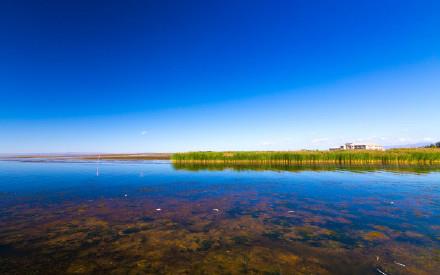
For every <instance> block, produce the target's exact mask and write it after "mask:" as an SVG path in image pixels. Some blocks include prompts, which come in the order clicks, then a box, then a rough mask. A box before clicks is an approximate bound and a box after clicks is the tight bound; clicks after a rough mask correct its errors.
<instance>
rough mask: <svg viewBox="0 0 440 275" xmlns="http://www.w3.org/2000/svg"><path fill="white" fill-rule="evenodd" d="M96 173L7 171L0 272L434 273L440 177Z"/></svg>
mask: <svg viewBox="0 0 440 275" xmlns="http://www.w3.org/2000/svg"><path fill="white" fill-rule="evenodd" d="M99 168H100V172H101V174H100V176H99V177H96V175H95V173H94V172H95V169H96V163H92V162H90V163H68V162H66V163H18V162H17V163H12V162H8V163H1V162H0V188H2V189H1V193H0V199H1V200H0V224H1V226H0V273H2V274H3V273H4V274H11V273H12V274H29V273H37V274H38V273H43V274H64V273H86V274H87V273H123V274H127V273H130V274H380V272H384V273H387V274H435V273H436V272H438V270H440V174H439V173H437V172H431V173H428V172H430V171H428V170H417V171H415V170H410V171H409V172H411V173H406V171H405V173H403V172H401V171H396V170H393V172H392V173H389V172H387V171H384V170H381V171H379V172H376V171H375V170H365V169H360V170H355V171H356V173H353V172H352V171H347V170H345V169H341V167H335V168H334V169H330V170H329V169H326V168H324V167H312V168H307V169H300V167H295V168H292V169H294V170H287V171H292V172H299V171H301V172H300V173H278V171H284V170H280V169H279V168H278V167H277V168H276V169H275V168H274V167H269V168H270V169H271V170H266V168H267V167H259V168H258V170H266V171H265V172H260V171H253V169H252V170H250V169H249V168H248V167H243V166H240V167H239V168H235V169H240V171H241V170H245V171H246V172H244V173H238V172H237V170H235V169H234V167H226V168H227V169H226V170H223V169H225V167H219V166H215V167H214V168H215V169H214V170H215V171H213V172H211V171H207V172H204V171H205V170H206V169H211V167H200V166H197V167H195V166H191V167H189V169H188V167H182V166H177V165H175V166H174V167H173V166H172V165H171V164H169V163H152V162H147V163H115V162H101V163H100V167H99ZM252 168H255V167H252ZM303 168H304V167H303ZM175 169H177V170H175ZM192 169H196V170H197V171H200V172H198V173H194V172H193V170H192ZM289 169H290V168H289ZM421 171H422V172H421ZM357 172H362V173H357ZM23 187H25V188H23Z"/></svg>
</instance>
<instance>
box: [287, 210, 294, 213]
mask: <svg viewBox="0 0 440 275" xmlns="http://www.w3.org/2000/svg"><path fill="white" fill-rule="evenodd" d="M287 213H295V211H293V210H290V211H287Z"/></svg>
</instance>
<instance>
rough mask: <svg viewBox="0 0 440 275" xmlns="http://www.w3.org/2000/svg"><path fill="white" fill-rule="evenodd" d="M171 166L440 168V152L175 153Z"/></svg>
mask: <svg viewBox="0 0 440 275" xmlns="http://www.w3.org/2000/svg"><path fill="white" fill-rule="evenodd" d="M171 159H172V161H173V162H195V163H255V164H264V163H277V164H311V163H337V164H384V165H386V164H440V149H435V148H417V149H390V150H386V151H370V150H347V151H306V150H304V151H230V152H212V151H209V152H187V153H176V154H173V155H172V157H171Z"/></svg>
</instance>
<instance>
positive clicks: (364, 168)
mask: <svg viewBox="0 0 440 275" xmlns="http://www.w3.org/2000/svg"><path fill="white" fill-rule="evenodd" d="M172 165H173V167H174V168H175V169H176V170H188V171H204V170H206V171H224V170H233V171H286V172H304V171H314V172H319V171H350V172H356V173H365V172H374V171H386V172H395V173H416V174H423V173H432V172H439V171H440V166H423V165H421V166H417V165H395V166H393V165H331V164H330V165H326V164H316V165H279V164H264V165H262V164H258V165H256V164H223V163H210V164H201V163H185V162H174V163H173V164H172Z"/></svg>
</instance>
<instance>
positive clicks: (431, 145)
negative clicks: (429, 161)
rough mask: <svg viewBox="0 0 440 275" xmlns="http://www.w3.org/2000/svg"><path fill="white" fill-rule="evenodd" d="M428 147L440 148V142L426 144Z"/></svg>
mask: <svg viewBox="0 0 440 275" xmlns="http://www.w3.org/2000/svg"><path fill="white" fill-rule="evenodd" d="M425 147H426V148H440V142H437V143H433V144H430V145H427V146H425Z"/></svg>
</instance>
